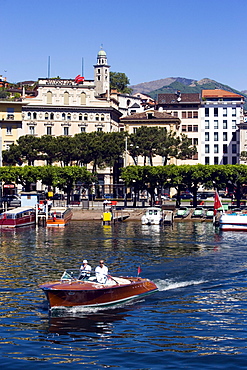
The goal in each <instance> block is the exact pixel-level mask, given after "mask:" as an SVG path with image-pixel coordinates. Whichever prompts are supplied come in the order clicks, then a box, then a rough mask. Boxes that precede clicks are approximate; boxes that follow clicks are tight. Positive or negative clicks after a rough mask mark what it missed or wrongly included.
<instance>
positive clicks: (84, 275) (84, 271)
mask: <svg viewBox="0 0 247 370" xmlns="http://www.w3.org/2000/svg"><path fill="white" fill-rule="evenodd" d="M91 271H92V267H91V266H90V265H89V264H88V262H87V260H83V261H82V265H81V267H80V275H79V277H78V280H81V279H88V278H89V277H90V275H91Z"/></svg>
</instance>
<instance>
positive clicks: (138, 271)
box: [137, 266, 142, 275]
mask: <svg viewBox="0 0 247 370" xmlns="http://www.w3.org/2000/svg"><path fill="white" fill-rule="evenodd" d="M141 272H142V269H141V267H140V266H138V269H137V275H139V274H140V273H141Z"/></svg>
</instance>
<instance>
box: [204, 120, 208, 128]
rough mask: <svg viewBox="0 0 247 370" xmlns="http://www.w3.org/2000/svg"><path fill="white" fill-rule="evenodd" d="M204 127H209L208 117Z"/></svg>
mask: <svg viewBox="0 0 247 370" xmlns="http://www.w3.org/2000/svg"><path fill="white" fill-rule="evenodd" d="M205 129H209V120H208V119H206V120H205Z"/></svg>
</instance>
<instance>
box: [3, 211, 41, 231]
mask: <svg viewBox="0 0 247 370" xmlns="http://www.w3.org/2000/svg"><path fill="white" fill-rule="evenodd" d="M35 223H36V215H35V209H34V208H29V207H17V208H14V209H12V210H9V211H6V212H3V213H2V214H1V216H0V228H3V229H5V228H7V229H8V228H9V229H15V228H19V227H23V226H29V225H35Z"/></svg>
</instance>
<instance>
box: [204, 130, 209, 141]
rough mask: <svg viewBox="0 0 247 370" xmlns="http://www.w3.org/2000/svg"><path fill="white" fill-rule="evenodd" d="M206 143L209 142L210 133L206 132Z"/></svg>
mask: <svg viewBox="0 0 247 370" xmlns="http://www.w3.org/2000/svg"><path fill="white" fill-rule="evenodd" d="M205 141H209V132H205Z"/></svg>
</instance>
